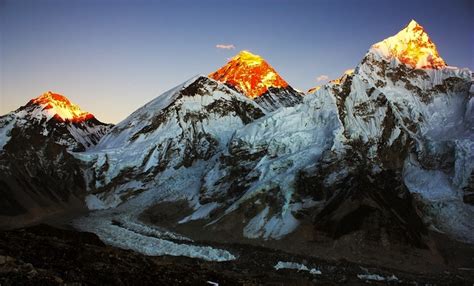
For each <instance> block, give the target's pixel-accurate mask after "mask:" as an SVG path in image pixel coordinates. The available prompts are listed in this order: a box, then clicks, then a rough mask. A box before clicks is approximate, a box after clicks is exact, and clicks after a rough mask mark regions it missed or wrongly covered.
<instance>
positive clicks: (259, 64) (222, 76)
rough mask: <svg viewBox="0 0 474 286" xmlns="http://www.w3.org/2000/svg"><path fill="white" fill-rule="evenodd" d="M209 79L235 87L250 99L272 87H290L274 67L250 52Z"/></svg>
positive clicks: (241, 54)
mask: <svg viewBox="0 0 474 286" xmlns="http://www.w3.org/2000/svg"><path fill="white" fill-rule="evenodd" d="M209 77H210V78H212V79H214V80H217V81H220V82H223V83H225V84H227V85H230V86H232V87H234V88H235V89H237V90H238V91H240V92H242V93H244V94H245V95H247V96H248V97H250V98H256V97H258V96H261V95H262V94H264V93H266V92H267V91H268V89H269V88H270V87H274V88H285V87H288V83H287V82H286V81H285V80H283V78H281V76H280V75H279V74H278V73H277V72H276V71H275V69H274V68H273V67H272V66H270V65H269V64H268V63H267V62H266V61H265V60H264V59H263V58H262V57H260V56H258V55H255V54H252V53H251V52H249V51H241V52H240V53H238V54H237V55H236V56H235V57H233V58H232V59H231V60H230V61H229V62H228V63H227V64H226V65H225V66H223V67H221V68H220V69H218V70H217V71H216V72H213V73H211V74H209Z"/></svg>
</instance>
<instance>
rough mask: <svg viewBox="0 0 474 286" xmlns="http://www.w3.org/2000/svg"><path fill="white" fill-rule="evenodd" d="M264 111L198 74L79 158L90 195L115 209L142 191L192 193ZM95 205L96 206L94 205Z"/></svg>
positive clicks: (91, 201)
mask: <svg viewBox="0 0 474 286" xmlns="http://www.w3.org/2000/svg"><path fill="white" fill-rule="evenodd" d="M263 115H264V111H263V110H262V109H261V108H260V107H259V106H258V105H257V104H256V103H255V102H254V101H252V100H250V99H249V98H247V97H245V96H243V95H242V94H240V93H238V92H236V91H234V90H233V89H231V88H229V87H227V86H226V85H224V84H222V83H219V82H217V81H215V80H213V79H210V78H208V77H205V76H198V77H195V78H192V79H190V80H189V81H187V82H185V83H183V84H182V85H179V86H177V87H175V88H173V89H171V90H169V91H168V92H166V93H165V94H163V95H161V96H159V97H158V98H156V99H155V100H153V101H151V102H149V103H148V104H146V105H145V106H143V107H142V108H140V109H138V110H137V111H135V112H134V113H133V114H132V115H130V116H129V117H128V118H126V119H125V120H124V121H122V122H121V123H119V124H118V125H116V126H115V127H114V128H113V129H112V130H111V131H110V132H109V133H108V134H107V135H106V136H105V137H104V138H103V139H102V140H101V142H100V143H99V144H98V145H97V146H96V147H95V148H93V149H91V150H89V151H87V152H85V153H83V154H80V155H79V158H81V159H82V160H84V162H86V164H91V166H92V167H91V169H90V171H89V172H90V176H89V178H90V180H89V183H90V185H89V188H90V190H91V192H92V193H96V194H97V196H94V195H91V196H89V197H88V203H89V205H92V206H94V207H99V208H102V207H110V206H116V205H118V204H120V203H122V202H123V201H126V200H127V199H128V198H130V197H132V196H135V195H137V194H138V193H141V192H143V191H146V190H151V189H154V190H157V189H160V193H167V194H169V195H170V196H173V195H176V196H178V197H180V196H185V195H186V194H189V193H193V192H194V190H195V189H196V187H197V186H198V185H199V181H200V178H201V177H202V176H203V172H205V170H206V169H207V168H208V166H210V165H213V164H215V162H216V161H217V160H218V154H220V153H221V152H222V151H223V150H225V149H226V148H227V143H228V141H229V140H230V138H231V137H232V136H233V134H234V133H235V131H236V130H237V129H240V128H242V127H243V126H245V125H246V124H249V123H250V122H252V121H254V120H255V119H257V118H260V117H262V116H263ZM96 203H98V204H99V205H96Z"/></svg>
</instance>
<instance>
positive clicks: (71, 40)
mask: <svg viewBox="0 0 474 286" xmlns="http://www.w3.org/2000/svg"><path fill="white" fill-rule="evenodd" d="M411 19H415V20H416V21H418V22H419V23H420V24H421V25H422V26H424V27H425V29H426V31H427V32H428V34H429V35H430V36H431V39H432V40H433V41H434V42H435V43H436V44H437V46H438V50H439V52H440V55H441V56H442V57H443V58H444V60H445V61H446V62H447V63H448V64H449V65H453V66H459V67H468V68H470V69H471V70H474V1H472V0H446V1H434V0H424V1H422V0H418V1H417V0H397V1H393V0H390V1H383V0H344V1H342V0H340V1H337V0H321V1H317V0H313V1H309V0H307V1H302V0H273V1H270V0H248V1H243V0H242V1H237V0H234V1H223V0H220V1H218V0H214V1H211V0H189V1H179V0H174V1H171V0H170V1H140V0H134V1H132V0H129V1H112V0H94V1H92V0H11V1H10V0H0V114H5V113H7V112H9V111H11V110H14V109H16V108H18V107H19V106H21V105H24V104H25V103H26V102H27V101H28V100H29V99H31V98H34V97H37V96H39V95H40V94H42V93H43V92H45V91H48V90H52V91H54V92H58V93H61V94H64V95H65V96H67V97H68V98H69V99H70V100H71V101H73V102H75V103H77V104H79V105H80V106H81V107H82V108H83V109H84V110H87V111H89V112H92V113H93V114H95V115H96V117H97V118H98V119H99V120H102V121H106V122H112V123H116V122H118V121H120V120H122V119H124V118H125V117H126V116H128V115H129V114H130V113H131V112H133V111H134V110H135V109H136V108H138V107H140V106H141V105H143V104H145V103H146V102H148V101H149V100H151V99H153V98H155V97H156V96H158V95H159V94H161V93H162V92H164V91H166V90H168V89H170V88H172V87H174V86H175V85H178V84H180V83H182V82H184V81H185V80H187V79H189V78H190V77H192V76H194V75H197V74H208V73H210V72H213V71H215V70H217V69H218V68H219V67H220V66H222V65H224V64H225V63H226V61H227V59H228V58H229V57H232V56H233V55H234V54H236V53H238V51H240V50H243V49H247V50H250V51H251V52H254V53H256V54H259V55H261V56H263V57H264V58H265V59H266V60H267V61H268V62H269V63H270V64H271V65H272V66H273V67H274V68H275V69H276V70H277V71H278V72H279V73H280V75H281V76H282V77H283V78H284V79H285V80H286V81H287V82H288V83H289V84H290V85H292V86H293V87H294V88H297V89H301V90H307V89H308V88H310V87H312V86H315V85H318V84H321V83H322V82H318V81H317V78H318V77H320V76H322V75H327V77H328V78H336V77H339V75H340V74H341V73H342V72H343V71H344V70H346V69H349V68H353V67H354V66H356V65H357V64H358V63H359V61H360V60H361V59H362V57H363V56H364V54H365V52H366V51H367V50H368V48H369V47H370V46H371V45H372V44H373V43H376V42H378V41H380V40H382V39H384V38H386V37H388V36H391V35H393V34H395V33H396V32H398V31H399V30H401V29H402V28H403V27H404V26H405V25H406V24H408V22H409V21H410V20H411ZM219 44H221V45H233V46H235V49H222V48H221V49H220V48H217V47H216V45H219Z"/></svg>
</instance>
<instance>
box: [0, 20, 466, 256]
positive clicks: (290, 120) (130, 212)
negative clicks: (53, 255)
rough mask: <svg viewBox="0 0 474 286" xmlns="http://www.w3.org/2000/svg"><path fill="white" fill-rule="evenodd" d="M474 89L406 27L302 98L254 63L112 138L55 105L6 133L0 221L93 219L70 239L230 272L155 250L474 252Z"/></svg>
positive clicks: (4, 122) (142, 111)
mask: <svg viewBox="0 0 474 286" xmlns="http://www.w3.org/2000/svg"><path fill="white" fill-rule="evenodd" d="M471 83H472V73H471V71H469V70H468V69H460V68H456V67H451V66H448V65H447V64H446V62H445V61H444V60H443V59H442V58H441V56H440V55H439V54H438V51H437V49H436V46H435V44H434V43H433V42H432V41H431V39H430V38H429V36H428V34H427V33H426V31H425V30H424V28H423V27H422V26H420V25H419V24H418V23H416V22H415V21H411V22H410V23H409V24H408V25H407V26H406V27H405V28H403V29H402V30H401V31H400V32H399V33H398V34H396V35H394V36H392V37H389V38H387V39H385V40H382V41H380V42H378V43H376V44H374V45H372V46H371V47H370V48H369V50H368V52H367V53H366V54H365V55H364V57H363V58H362V60H361V61H360V63H359V64H358V65H357V66H356V67H354V69H353V70H349V71H346V72H344V73H343V74H342V75H341V77H340V78H338V79H334V80H331V81H330V82H328V83H327V84H324V85H322V86H318V87H315V88H313V89H311V90H310V91H309V92H307V93H302V92H299V91H297V90H295V89H294V88H292V87H291V86H290V85H289V84H288V83H287V82H286V81H285V80H284V79H283V78H281V76H280V75H279V74H278V73H277V71H276V70H275V69H274V68H273V67H272V66H270V65H269V64H268V63H267V62H266V61H265V60H264V59H263V58H262V57H260V56H258V55H254V54H252V53H251V52H249V51H242V52H240V53H239V54H237V55H236V56H235V57H233V58H232V59H230V61H229V62H228V63H227V64H226V65H224V66H223V67H221V68H220V69H218V70H217V71H215V72H213V73H211V74H209V75H208V76H205V75H198V76H196V77H193V78H191V79H189V80H187V81H185V82H184V83H182V84H180V85H178V86H176V87H174V88H172V89H170V90H169V91H167V92H165V93H164V94H162V95H160V96H158V97H157V98H155V99H154V100H152V101H150V102H149V103H147V104H145V105H144V106H142V107H141V108H139V109H137V110H136V111H135V112H133V113H132V114H131V115H130V116H128V117H127V118H125V119H124V120H123V121H121V122H120V123H118V124H116V125H111V124H105V123H102V122H100V121H99V120H98V119H96V118H95V117H94V116H93V115H92V114H90V113H88V112H85V111H82V110H81V109H80V108H79V107H78V106H77V105H74V104H73V103H71V102H70V101H69V100H68V99H67V98H66V97H64V96H62V95H59V94H55V93H53V92H47V93H45V94H43V95H41V96H39V97H38V98H35V99H32V100H31V101H30V102H28V103H27V104H26V105H25V106H22V107H20V108H19V109H17V110H15V111H13V112H11V113H9V114H7V115H4V116H2V117H0V192H1V195H2V197H3V198H5V199H4V200H2V201H1V202H0V217H1V219H2V220H1V221H2V223H3V227H15V226H18V225H23V224H30V223H35V222H38V221H41V220H43V219H47V218H49V217H51V216H54V215H55V214H56V215H57V214H60V215H64V214H76V213H82V212H84V211H87V210H91V211H93V212H90V213H89V214H88V215H87V216H81V217H79V218H77V219H76V220H75V221H74V225H75V227H77V228H79V229H81V230H84V231H90V232H94V233H96V234H97V235H98V236H99V237H100V238H101V239H102V240H103V241H105V242H106V243H108V244H111V245H114V246H119V247H122V248H130V249H134V250H136V251H139V252H142V253H145V254H172V255H189V256H193V257H199V258H205V259H216V260H219V261H220V260H231V259H235V257H234V258H233V257H232V254H230V253H227V252H225V250H222V249H215V252H212V253H211V254H209V255H207V254H206V255H205V254H203V253H205V251H204V250H203V249H201V248H198V249H196V248H190V249H191V250H189V253H191V254H189V253H188V252H186V251H188V250H187V249H188V248H185V247H181V248H180V251H178V254H176V247H175V246H169V247H168V248H167V249H159V250H156V249H155V248H152V247H151V245H154V244H155V243H156V241H157V239H161V240H165V239H171V240H173V241H174V240H178V241H181V242H182V243H183V245H186V246H189V247H191V246H190V245H189V243H187V242H183V241H186V240H185V239H183V238H182V237H180V236H176V235H177V234H178V233H179V234H180V235H183V236H184V237H190V238H192V239H195V240H204V241H215V242H220V243H222V242H226V243H227V242H232V243H233V242H236V243H249V244H258V245H264V246H269V247H273V248H278V249H283V250H284V251H288V252H294V253H300V254H301V253H305V254H309V255H318V254H321V253H317V252H318V251H319V252H320V251H321V249H320V248H318V247H317V246H315V244H317V243H320V244H322V245H325V243H328V242H329V241H331V242H333V241H336V242H337V243H338V247H339V249H341V252H344V251H346V250H347V252H346V253H344V254H339V255H342V256H344V257H349V259H359V258H355V257H358V256H357V255H359V254H360V253H358V252H357V251H358V250H357V251H356V250H354V247H355V246H357V248H359V249H366V250H367V249H371V247H373V246H374V245H375V246H377V247H382V248H385V249H390V250H393V249H399V248H400V247H408V248H410V249H431V250H433V252H436V251H435V250H436V239H435V238H434V236H433V234H432V232H433V231H434V232H438V233H444V234H446V235H448V236H449V237H452V238H454V239H456V240H460V241H463V242H467V243H473V242H474V222H473V218H474V124H473V123H474V96H473V93H472V91H471V92H470V88H471ZM157 229H158V230H161V232H160V235H159V237H156V236H152V235H150V233H155V232H156V231H157ZM163 229H166V230H167V231H169V232H170V233H168V232H163V231H162V230H163ZM163 233H165V234H163ZM288 242H291V243H288ZM173 247H174V248H173ZM193 247H194V246H193ZM183 249H184V250H183ZM157 251H158V252H157ZM355 252H357V254H356V253H355ZM437 255H438V254H437ZM363 256H364V257H365V258H364V259H370V258H367V257H369V256H370V254H367V253H366V254H363ZM381 259H382V258H381ZM387 259H388V258H387Z"/></svg>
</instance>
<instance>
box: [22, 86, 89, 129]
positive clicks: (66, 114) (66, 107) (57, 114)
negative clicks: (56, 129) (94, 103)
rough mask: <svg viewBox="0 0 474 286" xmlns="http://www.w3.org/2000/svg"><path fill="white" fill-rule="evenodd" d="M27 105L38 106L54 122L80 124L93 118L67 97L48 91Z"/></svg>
mask: <svg viewBox="0 0 474 286" xmlns="http://www.w3.org/2000/svg"><path fill="white" fill-rule="evenodd" d="M29 104H31V105H37V106H40V107H41V108H42V109H43V110H44V111H46V112H47V113H48V114H49V115H50V116H51V117H52V118H55V119H56V120H63V121H65V120H68V121H72V122H82V121H86V120H88V119H92V118H94V115H92V114H90V113H89V112H86V111H83V110H82V109H81V108H80V107H79V106H78V105H76V104H74V103H72V102H71V101H70V100H69V99H68V98H67V97H65V96H64V95H61V94H59V93H54V92H52V91H48V92H45V93H43V94H42V95H40V96H38V97H37V98H34V99H32V100H30V102H29Z"/></svg>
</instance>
